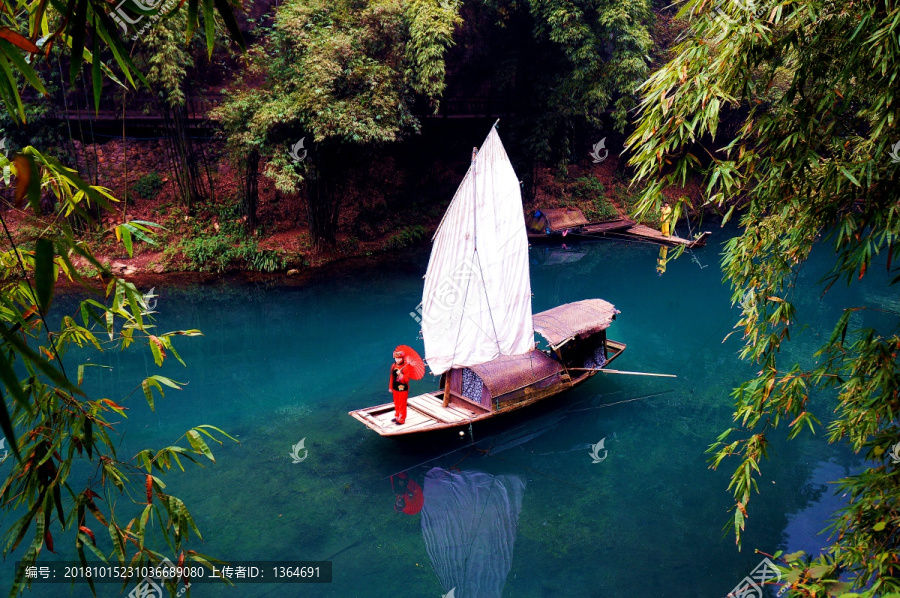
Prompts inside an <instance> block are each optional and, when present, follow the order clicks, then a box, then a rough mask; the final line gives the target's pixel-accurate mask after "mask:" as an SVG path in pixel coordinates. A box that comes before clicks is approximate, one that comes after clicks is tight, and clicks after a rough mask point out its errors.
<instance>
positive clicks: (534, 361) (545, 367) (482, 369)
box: [469, 350, 562, 398]
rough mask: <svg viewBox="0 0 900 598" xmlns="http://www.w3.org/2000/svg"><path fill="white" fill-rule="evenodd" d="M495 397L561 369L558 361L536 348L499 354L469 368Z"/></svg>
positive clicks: (551, 374) (537, 380) (542, 378)
mask: <svg viewBox="0 0 900 598" xmlns="http://www.w3.org/2000/svg"><path fill="white" fill-rule="evenodd" d="M469 369H471V370H472V371H473V372H475V373H476V374H477V375H478V377H479V378H481V381H482V382H483V383H484V385H485V386H486V387H487V388H488V390H489V391H490V393H491V397H493V398H496V397H500V396H502V395H505V394H507V393H510V392H512V391H514V390H518V389H520V388H522V387H523V386H529V385H531V384H534V383H536V382H539V381H541V380H544V379H546V378H549V377H550V376H553V375H554V374H557V373H559V372H560V371H561V370H562V366H560V364H559V362H557V361H556V360H555V359H552V358H551V357H549V356H547V354H546V353H544V352H542V351H538V350H534V351H531V352H529V353H525V354H524V355H501V356H500V357H497V358H496V359H494V360H493V361H489V362H487V363H482V364H481V365H473V366H472V367H471V368H469Z"/></svg>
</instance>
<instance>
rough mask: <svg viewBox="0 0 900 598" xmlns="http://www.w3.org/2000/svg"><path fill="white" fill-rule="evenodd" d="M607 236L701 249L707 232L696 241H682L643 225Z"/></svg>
mask: <svg viewBox="0 0 900 598" xmlns="http://www.w3.org/2000/svg"><path fill="white" fill-rule="evenodd" d="M609 234H610V235H611V236H616V235H621V236H626V237H637V238H639V239H646V240H648V241H652V242H654V243H659V244H661V245H685V246H687V247H689V248H692V247H702V246H703V245H705V244H706V238H707V237H708V236H709V233H708V232H704V233H702V234H701V235H700V236H699V237H697V238H696V239H682V238H681V237H676V236H668V237H667V236H665V235H664V234H662V231H658V230H656V229H655V228H650V227H649V226H645V225H643V224H635V225H634V226H631V227H629V228H627V229H625V230H621V231H616V232H610V233H609Z"/></svg>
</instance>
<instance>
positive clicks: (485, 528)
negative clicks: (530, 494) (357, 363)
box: [422, 467, 525, 598]
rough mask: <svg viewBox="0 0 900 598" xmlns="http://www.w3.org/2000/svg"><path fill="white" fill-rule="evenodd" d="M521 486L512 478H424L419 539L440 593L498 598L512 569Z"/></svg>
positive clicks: (443, 473)
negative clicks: (441, 591) (441, 590)
mask: <svg viewBox="0 0 900 598" xmlns="http://www.w3.org/2000/svg"><path fill="white" fill-rule="evenodd" d="M524 494H525V482H524V481H523V480H522V479H521V478H519V477H518V476H514V475H498V476H494V475H490V474H487V473H482V472H479V471H456V472H454V471H447V470H446V469H442V468H440V467H435V468H433V469H431V470H430V471H429V472H428V473H427V474H426V475H425V506H424V508H423V509H422V536H423V537H424V538H425V548H426V550H427V551H428V556H429V558H430V559H431V564H432V567H433V568H434V571H435V573H436V574H437V576H438V579H440V582H441V585H442V586H443V588H444V591H445V592H450V590H454V594H453V595H454V596H455V598H500V596H501V595H502V593H503V586H504V585H505V584H506V577H507V576H508V575H509V571H510V569H511V568H512V559H513V546H514V544H515V541H516V529H517V527H518V523H519V511H521V509H522V497H523V495H524Z"/></svg>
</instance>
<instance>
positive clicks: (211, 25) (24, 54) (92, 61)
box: [0, 0, 243, 123]
mask: <svg viewBox="0 0 900 598" xmlns="http://www.w3.org/2000/svg"><path fill="white" fill-rule="evenodd" d="M200 4H202V11H203V15H204V18H203V25H204V28H205V31H206V42H207V47H208V51H209V54H210V55H211V54H212V48H213V43H214V41H215V18H214V16H213V15H214V13H217V14H218V16H219V18H220V19H221V23H222V24H224V26H225V28H226V29H227V30H228V32H229V35H230V36H231V37H232V39H234V40H235V41H236V42H237V43H238V44H239V45H240V46H241V47H243V39H242V37H241V33H240V31H239V29H238V26H237V21H236V20H235V16H234V9H235V8H239V3H237V2H236V1H235V0H202V1H201V0H193V1H192V2H190V3H188V7H187V17H186V18H185V19H183V21H182V22H183V26H184V28H185V29H186V32H187V36H188V38H190V37H191V36H192V34H193V32H194V30H195V29H196V28H197V25H198V23H199V21H200V19H199V13H198V10H197V9H198V5H200ZM141 6H142V5H141ZM181 6H182V5H181V4H176V5H175V8H176V10H179V9H180V8H181ZM120 7H121V8H122V9H123V10H125V11H127V12H128V13H130V16H129V19H131V20H139V21H140V23H139V25H140V26H142V27H143V26H144V25H146V26H148V27H150V25H151V24H152V25H153V27H155V26H156V21H157V20H159V19H160V17H161V16H162V11H168V10H171V8H172V6H171V5H167V4H166V3H160V5H159V6H158V7H157V8H155V9H150V10H145V9H144V8H139V7H138V6H137V5H135V4H132V3H124V4H121V5H120ZM114 19H117V21H114ZM60 24H61V26H60ZM120 26H121V27H123V28H125V23H124V21H123V20H122V18H121V16H119V15H118V13H116V12H115V11H113V13H112V18H111V12H110V7H109V4H108V3H107V2H104V1H103V0H72V1H71V2H69V3H61V2H49V3H47V2H31V3H25V2H20V3H19V4H18V5H17V10H15V11H13V10H7V11H2V12H0V27H2V28H3V29H4V31H5V34H4V36H3V39H0V66H2V68H0V100H2V102H3V104H4V105H5V107H6V110H7V113H8V114H9V115H10V116H11V117H13V118H14V119H17V120H18V122H21V123H25V122H26V113H25V104H24V102H23V101H22V95H21V93H20V91H19V90H20V87H22V86H24V85H25V84H26V83H27V84H28V85H29V86H30V87H32V88H34V89H35V90H37V91H38V92H40V93H42V94H44V95H47V93H48V92H47V89H46V88H45V86H44V84H43V82H42V81H41V79H40V77H39V76H38V74H37V72H36V70H35V68H34V63H35V62H36V61H37V59H38V58H40V57H42V56H43V55H45V52H46V53H48V54H49V50H50V48H53V47H54V46H62V47H63V48H65V49H66V50H69V51H70V55H69V64H70V68H69V82H70V84H71V85H73V86H74V85H75V82H76V80H77V78H78V76H79V75H80V74H81V73H82V69H83V67H84V66H85V65H89V68H90V74H91V81H92V85H91V90H92V95H93V100H94V108H95V109H97V108H98V107H99V103H100V95H101V93H102V90H103V82H102V79H103V77H104V76H106V77H108V78H110V79H111V80H112V81H114V82H115V83H117V84H119V85H122V86H123V87H124V84H123V83H121V82H120V81H119V78H118V77H116V75H115V74H114V73H113V71H112V70H111V69H110V67H109V66H108V65H107V64H106V63H105V62H103V60H102V56H101V52H102V51H104V50H109V52H110V53H111V54H112V57H113V60H114V62H115V64H116V65H117V66H118V67H119V69H120V70H121V71H122V73H123V74H124V75H125V79H126V80H127V81H128V82H129V83H130V84H131V85H132V86H136V85H137V83H136V82H135V79H137V80H138V81H140V82H142V83H146V80H145V79H144V76H143V74H142V73H141V72H140V71H139V70H138V68H137V67H136V66H135V64H134V62H133V61H132V59H131V56H130V52H129V50H128V48H126V46H125V43H124V42H123V40H122V32H120V30H119V27H120ZM150 28H151V29H152V27H150ZM125 31H127V29H125ZM137 37H138V36H137V34H136V33H135V34H134V35H132V38H131V39H132V40H133V41H134V40H136V39H137ZM34 40H36V42H35V41H34ZM86 42H87V43H86Z"/></svg>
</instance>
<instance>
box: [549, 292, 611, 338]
mask: <svg viewBox="0 0 900 598" xmlns="http://www.w3.org/2000/svg"><path fill="white" fill-rule="evenodd" d="M617 313H619V310H617V309H616V308H615V307H613V305H612V303H610V302H608V301H604V300H603V299H585V300H584V301H576V302H575V303H566V304H565V305H560V306H559V307H554V308H553V309H548V310H547V311H542V312H541V313H539V314H535V315H534V331H535V332H537V333H538V334H540V335H541V336H542V337H544V339H546V340H547V342H548V343H550V346H551V347H553V348H554V349H558V348H559V347H561V346H562V345H564V344H566V343H567V342H568V341H570V340H572V339H573V338H575V337H576V336H581V337H586V336H590V335H592V334H596V333H597V332H600V331H602V330H606V329H607V328H609V325H610V324H612V321H613V320H615V319H616V314H617Z"/></svg>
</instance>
